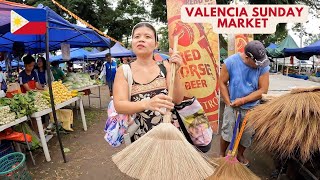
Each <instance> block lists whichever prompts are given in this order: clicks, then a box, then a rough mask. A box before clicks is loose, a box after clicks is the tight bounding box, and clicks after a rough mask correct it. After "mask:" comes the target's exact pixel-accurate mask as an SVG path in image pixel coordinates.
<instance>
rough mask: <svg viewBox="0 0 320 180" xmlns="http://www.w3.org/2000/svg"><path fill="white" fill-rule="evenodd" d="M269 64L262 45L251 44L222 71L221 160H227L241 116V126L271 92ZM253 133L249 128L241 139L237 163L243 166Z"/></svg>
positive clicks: (226, 63) (234, 56) (232, 58)
mask: <svg viewBox="0 0 320 180" xmlns="http://www.w3.org/2000/svg"><path fill="white" fill-rule="evenodd" d="M269 64H270V61H269V59H268V57H267V55H266V50H265V47H264V46H263V44H262V43H261V42H259V41H251V42H249V43H248V44H247V45H246V46H245V50H244V53H237V54H234V55H232V56H230V57H228V58H227V59H226V60H225V61H224V64H223V65H222V68H221V74H220V81H219V83H220V91H221V96H222V98H223V100H224V103H225V104H226V106H225V110H224V115H223V123H222V128H221V140H220V156H225V155H226V154H225V153H226V150H227V148H228V146H229V143H230V141H231V139H232V134H233V127H234V126H235V122H236V119H237V116H236V114H237V113H240V114H241V116H242V117H241V122H240V125H241V123H242V121H243V118H244V116H245V115H246V113H247V112H248V110H250V109H252V108H254V107H255V106H257V105H258V104H259V103H260V99H261V97H262V94H266V93H267V92H268V88H269V70H270V67H269ZM253 134H254V130H253V129H252V128H251V127H247V128H246V129H245V131H244V133H243V135H242V138H241V141H240V145H239V149H238V154H237V159H238V160H239V162H241V163H242V164H244V165H248V164H249V161H248V160H247V159H246V158H245V157H244V151H245V149H246V148H248V147H249V146H250V145H251V142H252V137H253Z"/></svg>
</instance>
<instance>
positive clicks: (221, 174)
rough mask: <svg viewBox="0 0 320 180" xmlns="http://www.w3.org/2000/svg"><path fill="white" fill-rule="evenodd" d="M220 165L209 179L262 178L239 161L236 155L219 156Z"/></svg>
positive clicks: (240, 179)
mask: <svg viewBox="0 0 320 180" xmlns="http://www.w3.org/2000/svg"><path fill="white" fill-rule="evenodd" d="M217 161H218V164H219V167H217V168H216V170H215V172H214V174H213V175H212V176H210V177H209V178H207V180H243V179H246V180H259V179H260V178H259V177H258V176H256V175H255V174H254V173H252V172H251V171H250V169H248V168H247V167H245V166H244V165H242V164H241V163H239V162H238V160H237V159H236V157H232V156H226V157H224V158H219V159H218V160H217Z"/></svg>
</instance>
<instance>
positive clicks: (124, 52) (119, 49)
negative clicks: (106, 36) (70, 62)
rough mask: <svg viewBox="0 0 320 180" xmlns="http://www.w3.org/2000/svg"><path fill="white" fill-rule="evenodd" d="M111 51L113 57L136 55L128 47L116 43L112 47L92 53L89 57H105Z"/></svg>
mask: <svg viewBox="0 0 320 180" xmlns="http://www.w3.org/2000/svg"><path fill="white" fill-rule="evenodd" d="M109 52H110V53H111V56H112V57H129V56H135V54H134V53H133V52H132V51H130V50H128V49H126V48H125V47H123V46H121V45H120V44H119V43H116V44H115V45H114V46H113V47H112V48H110V50H109V49H107V50H104V51H101V52H99V53H95V54H90V55H88V58H89V59H98V58H104V57H105V56H106V54H107V53H109Z"/></svg>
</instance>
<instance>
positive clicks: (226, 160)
mask: <svg viewBox="0 0 320 180" xmlns="http://www.w3.org/2000/svg"><path fill="white" fill-rule="evenodd" d="M240 120H241V114H239V116H238V119H237V121H236V125H235V127H234V130H233V136H232V141H231V143H230V149H229V152H228V155H227V156H226V157H221V158H218V159H217V163H218V165H219V166H218V167H217V168H216V170H215V172H214V174H213V175H212V176H210V177H209V178H208V179H207V180H244V179H245V180H259V179H260V178H259V177H258V176H256V175H255V174H254V173H253V172H251V170H250V169H248V168H247V167H246V166H244V165H243V164H241V163H240V162H239V161H238V160H237V157H236V153H237V150H238V146H239V143H240V141H241V137H242V134H243V132H244V129H245V125H246V122H247V120H248V115H246V116H245V118H244V120H243V122H242V125H241V129H240V131H239V134H238V135H237V127H238V126H239V124H240ZM235 138H236V141H235V143H234V140H235ZM233 145H234V147H233Z"/></svg>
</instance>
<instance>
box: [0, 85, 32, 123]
mask: <svg viewBox="0 0 320 180" xmlns="http://www.w3.org/2000/svg"><path fill="white" fill-rule="evenodd" d="M34 97H35V92H33V91H29V92H27V93H25V94H15V95H14V96H13V98H1V99H0V106H9V107H10V110H11V111H12V112H15V113H16V118H17V119H19V118H21V117H23V116H26V115H30V114H32V113H34V112H37V109H36V108H35V99H34Z"/></svg>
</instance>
